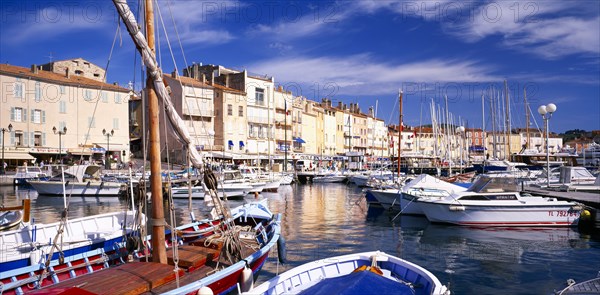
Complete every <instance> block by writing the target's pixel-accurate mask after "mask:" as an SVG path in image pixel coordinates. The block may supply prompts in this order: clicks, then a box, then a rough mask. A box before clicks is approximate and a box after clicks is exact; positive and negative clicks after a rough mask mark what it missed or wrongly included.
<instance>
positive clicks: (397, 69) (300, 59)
mask: <svg viewBox="0 0 600 295" xmlns="http://www.w3.org/2000/svg"><path fill="white" fill-rule="evenodd" d="M159 2H160V13H158V11H157V21H158V22H159V26H158V27H157V31H160V35H159V37H158V39H159V44H160V56H159V57H160V62H161V64H162V67H163V70H164V71H165V72H171V71H173V69H174V68H175V66H174V64H176V65H177V68H178V69H179V71H180V72H181V69H182V68H184V67H185V66H186V63H187V64H188V65H189V64H191V63H192V62H196V63H204V64H220V65H224V66H226V67H230V68H236V69H247V70H248V71H250V72H254V73H260V74H266V75H270V76H274V77H275V81H276V83H278V84H281V85H283V86H284V87H286V88H288V89H290V90H294V92H295V93H297V94H302V95H303V96H305V97H307V98H309V99H312V100H317V101H320V99H321V98H323V97H325V96H328V97H330V98H331V99H332V100H333V101H334V104H335V103H336V102H337V101H343V102H346V103H349V102H358V103H359V105H360V107H361V108H362V109H363V110H364V111H366V110H367V108H368V107H369V106H375V105H376V102H377V105H378V117H379V118H382V119H384V120H385V121H386V122H388V123H396V122H397V121H398V119H397V118H398V110H397V96H398V89H400V88H401V89H403V91H404V121H405V124H408V125H417V124H419V122H422V123H423V124H428V123H430V120H431V119H430V117H431V116H430V114H429V104H430V102H431V101H432V100H433V101H435V102H436V103H438V104H440V105H441V106H442V107H443V106H444V97H445V96H447V97H448V108H449V111H450V112H451V113H452V114H453V115H454V117H455V120H458V118H459V117H460V119H461V120H462V121H464V124H468V126H469V127H481V125H482V115H481V96H482V95H485V98H486V107H485V112H486V114H489V112H490V107H489V102H490V100H489V97H490V96H491V95H495V96H497V95H503V94H501V93H500V94H499V92H498V91H502V90H503V84H504V80H506V81H507V82H508V87H509V93H510V95H509V97H510V109H511V113H512V115H511V120H512V126H513V127H524V124H525V115H524V105H523V90H524V89H527V98H528V100H529V102H530V104H531V108H532V110H533V114H534V118H535V120H537V125H539V126H541V125H542V124H543V121H542V120H541V117H540V116H539V115H538V114H537V111H536V110H537V107H538V106H540V105H543V104H548V103H555V104H556V105H557V106H558V110H557V112H556V113H555V114H554V116H553V117H552V120H551V121H550V123H551V130H552V131H558V132H563V131H565V130H569V129H575V128H579V129H586V130H593V129H596V130H598V129H600V2H599V1H597V0H592V1H586V0H584V1H473V2H457V1H446V0H438V1H317V2H309V1H296V2H279V1H266V2H263V1H250V2H246V1H193V0H188V1H176V0H169V1H159ZM129 3H130V5H132V6H133V9H134V11H136V9H137V6H138V3H137V1H130V2H129ZM0 9H1V10H0V41H1V43H0V62H2V63H9V64H13V65H19V66H24V67H28V66H29V65H31V64H43V63H46V62H49V61H50V60H51V59H54V60H61V59H69V58H74V57H82V58H85V59H87V60H90V61H91V62H93V63H96V64H97V65H99V66H102V67H105V66H106V64H107V63H108V61H109V56H110V65H109V67H108V77H107V80H108V81H109V82H119V83H120V84H122V85H126V84H127V83H128V82H129V81H134V82H135V83H136V85H140V75H141V74H140V73H141V70H140V66H139V58H137V59H135V58H134V56H135V48H134V47H133V46H132V41H131V38H130V37H129V35H128V34H127V32H126V30H125V29H124V27H123V26H121V27H120V28H118V27H117V17H116V12H115V9H114V7H113V6H112V2H111V1H41V0H39V1H7V0H3V1H1V2H0ZM161 16H162V20H161ZM161 23H164V26H163V25H162V24H161ZM175 28H176V30H175ZM117 31H119V32H120V34H116V32H117ZM164 31H166V35H168V38H167V37H166V35H165V32H164ZM115 35H116V44H115V47H114V49H113V51H112V55H111V47H112V44H113V40H114V39H115ZM177 36H179V38H177ZM167 39H168V40H169V41H170V42H167ZM179 40H180V41H179ZM169 43H170V44H171V48H172V51H173V55H171V54H170V50H169V47H168V44H169ZM180 44H181V45H182V47H183V50H182V48H181V47H180ZM182 52H183V53H182ZM173 60H174V61H175V63H174V62H173ZM136 62H137V66H136ZM500 108H502V106H501V107H500ZM485 120H486V125H487V126H490V125H491V120H490V118H489V117H488V116H487V115H486V118H485ZM535 124H536V123H533V124H532V125H533V126H534V127H535Z"/></svg>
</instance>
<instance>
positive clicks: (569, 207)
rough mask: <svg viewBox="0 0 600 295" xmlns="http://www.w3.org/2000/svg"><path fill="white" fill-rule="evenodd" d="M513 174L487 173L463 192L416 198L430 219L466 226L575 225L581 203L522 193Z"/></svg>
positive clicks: (577, 220)
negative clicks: (508, 175)
mask: <svg viewBox="0 0 600 295" xmlns="http://www.w3.org/2000/svg"><path fill="white" fill-rule="evenodd" d="M518 187H519V185H518V181H517V180H516V179H514V178H500V177H486V176H482V177H480V178H479V179H478V180H476V181H475V182H474V183H473V185H471V187H470V188H469V189H468V190H466V191H464V192H455V193H453V194H450V195H448V196H445V197H442V198H440V199H416V200H415V202H417V203H418V204H419V206H420V207H421V210H423V212H424V213H425V216H427V219H429V221H431V222H442V223H451V224H457V225H467V226H576V225H577V224H578V222H579V216H580V214H581V210H582V206H581V205H579V204H578V203H575V202H568V201H559V200H557V199H556V198H545V197H537V196H530V195H522V194H521V193H520V192H519V191H518Z"/></svg>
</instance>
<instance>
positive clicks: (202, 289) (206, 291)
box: [196, 286, 214, 295]
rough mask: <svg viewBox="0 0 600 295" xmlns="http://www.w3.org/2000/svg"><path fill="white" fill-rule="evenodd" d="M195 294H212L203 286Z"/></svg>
mask: <svg viewBox="0 0 600 295" xmlns="http://www.w3.org/2000/svg"><path fill="white" fill-rule="evenodd" d="M196 294H198V295H213V294H214V293H213V291H212V290H211V289H210V288H209V287H207V286H204V287H202V288H200V289H199V290H198V292H196Z"/></svg>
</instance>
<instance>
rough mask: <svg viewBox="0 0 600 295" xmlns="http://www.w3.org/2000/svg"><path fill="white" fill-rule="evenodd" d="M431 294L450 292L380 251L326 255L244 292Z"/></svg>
mask: <svg viewBox="0 0 600 295" xmlns="http://www.w3.org/2000/svg"><path fill="white" fill-rule="evenodd" d="M300 293H302V294H435V295H442V294H444V295H449V294H450V291H449V290H448V288H447V287H446V286H444V285H443V284H442V283H441V282H440V281H439V279H438V278H437V277H435V275H433V274H432V273H431V272H429V271H428V270H426V269H425V268H423V267H421V266H419V265H416V264H414V263H412V262H409V261H406V260H403V259H400V258H398V257H395V256H392V255H389V254H386V253H384V252H379V251H374V252H364V253H357V254H349V255H343V256H337V257H331V258H326V259H322V260H317V261H314V262H310V263H307V264H304V265H301V266H298V267H295V268H293V269H291V270H288V271H286V272H284V273H282V274H280V275H278V276H276V277H274V278H272V279H271V280H269V281H267V282H265V283H263V284H261V285H259V286H257V287H256V288H254V289H252V290H250V291H249V292H247V293H246V294H300Z"/></svg>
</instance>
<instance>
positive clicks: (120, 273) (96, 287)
mask: <svg viewBox="0 0 600 295" xmlns="http://www.w3.org/2000/svg"><path fill="white" fill-rule="evenodd" d="M179 273H180V276H181V275H183V270H180V271H179ZM173 280H175V272H174V271H173V266H170V265H166V264H160V263H155V262H131V263H127V264H123V265H119V266H116V267H113V268H108V269H104V270H101V271H97V272H95V273H94V275H92V276H90V275H83V276H80V277H77V278H73V279H70V280H68V281H65V282H62V283H59V284H56V285H52V286H50V288H51V289H57V288H58V289H61V288H62V289H65V288H69V287H72V286H76V287H77V288H79V289H82V290H85V291H87V292H91V293H94V294H124V295H127V294H140V293H144V292H148V291H150V290H151V289H152V288H156V287H159V286H162V285H164V284H166V283H169V282H171V281H173ZM39 291H41V292H40V294H42V293H47V292H48V291H51V290H50V289H41V290H39Z"/></svg>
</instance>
